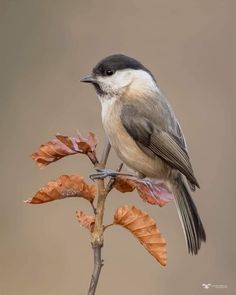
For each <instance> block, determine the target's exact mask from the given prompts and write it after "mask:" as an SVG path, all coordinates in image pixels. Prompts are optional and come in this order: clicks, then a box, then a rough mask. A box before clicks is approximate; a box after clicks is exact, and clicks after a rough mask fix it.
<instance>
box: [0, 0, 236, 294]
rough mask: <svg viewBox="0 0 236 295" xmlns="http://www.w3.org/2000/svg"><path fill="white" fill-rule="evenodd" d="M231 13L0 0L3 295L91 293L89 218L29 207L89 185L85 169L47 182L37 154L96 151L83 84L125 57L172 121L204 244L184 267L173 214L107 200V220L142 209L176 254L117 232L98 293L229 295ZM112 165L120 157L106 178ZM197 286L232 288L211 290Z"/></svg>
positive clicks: (72, 168) (94, 117)
mask: <svg viewBox="0 0 236 295" xmlns="http://www.w3.org/2000/svg"><path fill="white" fill-rule="evenodd" d="M234 2H235V1H233V0H232V1H227V0H219V1H218V0H211V1H210V0H198V1H194V0H191V1H189V0H185V1H184V0H181V1H174V0H173V1H164V0H163V1H161V0H158V1H157V0H156V1H154V0H153V1H135V0H133V1H109V0H106V1H105V0H100V1H95V0H94V1H91V0H87V1H78V0H70V1H62V0H61V1H49V0H48V1H43V0H42V1H40V0H28V1H27V0H21V1H20V0H5V1H4V0H0V101H1V115H0V121H1V151H0V157H1V162H0V165H1V166H0V167H1V187H0V189H1V199H0V201H1V209H0V243H1V251H0V294H1V295H31V294H34V295H39V294H40V295H42V294H46V295H54V294H55V295H62V294H80V295H83V294H86V292H87V286H88V284H89V280H90V274H91V270H92V263H93V261H92V252H91V249H90V238H89V235H88V233H87V232H86V231H85V230H83V229H81V228H80V227H79V225H78V224H77V221H76V218H75V211H76V209H77V208H80V209H82V210H85V211H87V212H89V211H90V207H89V205H88V204H87V203H86V202H85V201H83V200H63V201H58V202H54V203H48V204H45V205H41V206H30V205H25V204H23V203H22V200H24V199H26V198H28V197H30V196H32V195H33V194H34V193H35V192H36V191H37V189H38V188H39V187H40V186H42V185H43V184H45V183H46V182H47V181H48V180H50V179H55V178H56V177H57V176H59V175H60V174H63V173H64V174H66V173H67V174H70V173H77V172H80V173H83V174H85V175H86V176H87V175H88V174H89V173H92V171H93V170H92V169H91V166H90V163H89V162H88V161H87V159H86V158H85V157H83V156H81V157H76V156H75V157H71V158H66V159H64V160H62V161H60V162H57V163H55V164H54V165H51V166H49V167H48V168H46V169H45V170H44V171H40V170H38V169H37V167H36V165H35V163H33V161H31V159H30V154H31V153H32V152H33V151H35V150H36V149H37V148H38V146H39V145H40V144H41V143H44V142H46V141H47V140H48V139H50V138H52V137H53V136H54V134H55V133H57V132H60V133H62V134H74V133H75V132H76V130H80V131H81V132H83V133H84V134H86V133H87V132H88V131H89V130H92V131H94V132H95V133H96V134H97V135H98V137H99V139H100V142H101V143H102V141H103V136H104V134H103V130H102V126H101V120H100V105H99V102H98V100H97V98H96V97H95V93H94V91H93V89H92V88H91V87H88V85H83V84H81V83H79V79H80V77H81V76H82V75H84V74H87V73H89V71H90V69H91V68H92V66H93V65H94V64H95V63H96V62H97V61H98V60H99V59H100V58H102V57H104V56H106V55H108V54H111V53H117V52H121V53H125V54H128V55H131V56H134V57H136V58H138V59H139V60H141V61H142V62H143V63H144V64H145V65H146V66H147V67H148V68H150V69H151V70H152V71H153V73H154V75H155V76H156V77H157V80H158V83H159V86H160V88H161V89H162V91H163V92H164V93H165V94H166V95H167V96H168V98H169V100H170V102H171V103H172V105H173V107H174V109H175V111H176V113H177V116H178V118H179V120H180V122H181V124H182V127H183V130H184V132H185V136H186V138H187V141H188V145H189V150H190V154H191V158H192V162H193V166H194V168H195V172H196V175H197V177H198V179H199V181H200V184H201V190H200V191H198V192H197V193H195V195H194V199H195V201H196V203H197V206H198V208H199V211H200V213H201V216H202V219H203V222H204V224H205V227H206V232H207V244H206V245H204V246H203V247H202V249H201V251H200V254H199V255H198V256H197V257H192V256H190V255H188V254H187V251H186V247H185V241H184V236H183V233H182V229H181V227H180V224H179V221H178V217H177V213H176V209H175V207H174V204H169V205H167V206H166V207H164V208H161V209H160V208H157V207H151V206H148V205H147V204H144V203H143V202H142V201H140V200H139V199H138V197H137V196H136V194H129V195H126V196H124V195H120V194H119V193H118V192H113V193H112V195H111V197H109V199H108V201H107V206H106V209H107V211H106V221H107V222H109V221H110V220H111V218H112V214H113V212H114V210H115V208H116V207H117V206H119V205H122V204H124V203H128V204H130V203H131V204H132V203H133V204H135V205H136V206H138V207H140V208H143V209H144V210H147V211H148V212H149V213H150V214H151V215H152V216H153V217H154V218H155V219H156V220H157V223H158V225H159V227H160V229H161V231H162V232H163V234H164V236H165V237H166V239H167V241H168V265H167V267H166V268H163V267H161V266H160V265H159V264H158V263H156V261H155V260H154V259H153V258H152V257H151V256H150V255H149V254H148V253H147V252H146V251H145V250H144V249H143V248H142V247H141V246H140V245H139V244H138V243H137V242H136V240H134V238H133V237H132V236H131V235H130V234H129V233H128V232H126V231H125V230H124V229H122V228H120V227H116V228H112V229H111V230H108V231H107V232H106V235H105V247H104V250H103V256H104V259H105V266H104V268H103V270H102V275H101V280H100V282H99V286H98V291H97V294H113V295H118V294H119V295H120V294H125V295H126V294H128V295H133V294H135V295H141V294H150V295H156V294H165V295H170V294H196V295H198V294H235V285H234V275H235V269H234V270H233V268H234V267H235V256H234V254H235V218H233V212H234V211H235V207H234V206H235V202H234V200H235V154H234V152H235V91H234V88H235V52H236V46H235V45H236V42H235V25H236V22H235V5H234ZM101 145H102V144H100V146H99V151H100V150H101ZM117 163H118V160H117V159H116V157H115V155H114V154H112V156H111V158H110V167H111V168H115V167H116V165H117ZM233 261H234V263H233ZM202 283H212V284H224V285H227V286H228V288H227V289H222V290H216V289H214V288H210V289H209V290H204V289H203V288H202Z"/></svg>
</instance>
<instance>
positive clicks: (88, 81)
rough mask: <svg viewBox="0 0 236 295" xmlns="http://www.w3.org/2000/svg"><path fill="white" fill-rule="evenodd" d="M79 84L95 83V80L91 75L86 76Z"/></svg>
mask: <svg viewBox="0 0 236 295" xmlns="http://www.w3.org/2000/svg"><path fill="white" fill-rule="evenodd" d="M80 82H84V83H97V79H96V77H95V76H94V75H93V74H90V75H86V76H84V77H82V78H81V79H80Z"/></svg>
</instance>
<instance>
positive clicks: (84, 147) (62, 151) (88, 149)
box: [32, 132, 97, 168]
mask: <svg viewBox="0 0 236 295" xmlns="http://www.w3.org/2000/svg"><path fill="white" fill-rule="evenodd" d="M96 145H97V139H96V136H95V135H94V134H93V133H92V132H90V133H89V135H88V137H87V138H85V137H82V136H81V135H80V134H78V135H77V136H75V137H70V136H65V135H56V138H55V139H53V140H51V141H49V142H47V143H46V144H43V145H41V146H40V148H39V150H38V151H37V152H35V153H33V154H32V159H33V160H34V161H35V162H36V163H37V164H38V166H39V167H40V168H43V167H45V166H47V165H48V164H50V163H53V162H55V161H58V160H60V159H61V158H63V157H65V156H69V155H74V154H78V153H80V154H87V155H88V156H89V158H90V159H91V161H92V162H93V163H94V164H95V163H96V161H97V159H96V153H95V149H96Z"/></svg>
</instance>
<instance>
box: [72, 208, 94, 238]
mask: <svg viewBox="0 0 236 295" xmlns="http://www.w3.org/2000/svg"><path fill="white" fill-rule="evenodd" d="M76 216H77V219H78V222H79V224H80V225H81V226H83V227H85V228H87V229H88V230H89V231H90V232H91V233H92V232H93V230H94V225H95V218H94V217H92V216H90V215H87V214H85V213H84V212H83V211H80V210H77V211H76Z"/></svg>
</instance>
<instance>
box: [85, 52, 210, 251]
mask: <svg viewBox="0 0 236 295" xmlns="http://www.w3.org/2000/svg"><path fill="white" fill-rule="evenodd" d="M81 82H87V83H92V84H93V85H94V87H95V90H96V92H97V95H98V98H99V100H100V102H101V105H102V123H103V127H104V130H105V132H106V134H107V136H108V138H109V141H110V144H111V146H112V147H113V148H114V150H115V152H116V154H117V155H118V157H119V158H120V159H121V161H122V162H124V163H125V164H126V165H127V166H128V167H130V168H131V169H132V170H133V171H135V172H136V173H137V174H138V176H139V177H140V178H144V177H148V178H151V179H158V180H162V181H163V182H164V183H165V184H166V186H167V188H168V189H169V190H170V191H171V192H172V193H173V195H174V199H175V203H176V207H177V210H178V214H179V217H180V221H181V224H182V227H183V230H184V233H185V237H186V242H187V247H188V251H189V252H190V253H192V254H197V253H198V250H199V249H200V246H201V242H202V241H205V240H206V234H205V230H204V227H203V225H202V222H201V219H200V217H199V214H198V211H197V208H196V206H195V204H194V202H193V200H192V197H191V195H190V192H189V189H188V188H187V185H186V183H185V179H184V177H185V178H186V180H187V182H188V186H189V188H190V189H191V190H192V191H194V190H195V187H198V188H199V184H198V181H197V179H196V177H195V176H194V173H193V169H192V165H191V162H190V158H189V155H188V152H187V146H186V141H185V138H184V135H183V132H182V130H181V127H180V124H179V122H178V121H177V119H176V117H175V114H174V112H173V110H172V108H171V106H170V104H169V102H168V101H167V99H166V98H165V96H163V94H162V93H161V91H160V89H159V88H158V85H157V83H156V80H155V78H154V76H153V74H152V73H151V72H150V71H149V70H148V69H147V68H146V67H145V66H143V65H142V64H141V63H140V62H139V61H137V60H136V59H133V58H130V57H128V56H125V55H122V54H115V55H111V56H108V57H106V58H104V59H103V60H101V61H100V62H99V63H98V64H97V65H96V66H95V67H94V69H93V71H92V74H90V75H87V76H85V77H83V78H82V79H81Z"/></svg>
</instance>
